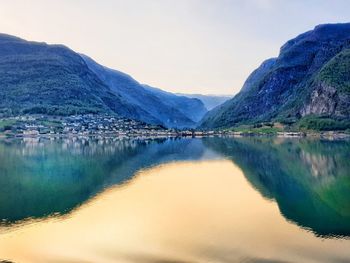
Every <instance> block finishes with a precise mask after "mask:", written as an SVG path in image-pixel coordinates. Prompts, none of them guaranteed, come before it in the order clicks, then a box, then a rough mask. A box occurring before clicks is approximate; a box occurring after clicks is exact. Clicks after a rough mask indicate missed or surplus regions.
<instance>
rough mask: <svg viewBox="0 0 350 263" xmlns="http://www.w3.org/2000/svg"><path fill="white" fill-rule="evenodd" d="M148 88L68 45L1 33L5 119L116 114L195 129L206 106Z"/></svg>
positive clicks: (0, 100)
mask: <svg viewBox="0 0 350 263" xmlns="http://www.w3.org/2000/svg"><path fill="white" fill-rule="evenodd" d="M159 94H160V93H159V92H155V91H152V90H151V89H148V88H145V87H144V86H142V85H141V84H140V83H138V82H137V81H136V80H134V79H133V78H132V77H130V76H129V75H127V74H124V73H122V72H119V71H116V70H112V69H109V68H107V67H104V66H102V65H99V64H98V63H96V62H95V61H93V60H92V59H91V58H89V57H87V56H85V55H81V54H78V53H76V52H74V51H73V50H71V49H69V48H67V47H65V46H63V45H48V44H46V43H39V42H30V41H26V40H23V39H20V38H18V37H14V36H10V35H6V34H0V115H17V114H27V113H28V114H48V115H72V114H88V113H93V114H101V113H103V114H104V113H108V114H116V115H118V116H120V117H125V118H130V119H135V120H139V121H143V122H146V123H151V124H159V125H163V126H166V127H169V128H191V127H195V126H196V122H197V121H199V119H200V118H201V117H202V116H203V115H204V114H205V113H206V112H207V110H206V109H205V107H204V105H203V103H202V102H201V101H199V100H197V99H190V98H186V97H183V96H177V95H174V94H172V95H171V96H170V93H168V95H167V96H162V97H160V95H159Z"/></svg>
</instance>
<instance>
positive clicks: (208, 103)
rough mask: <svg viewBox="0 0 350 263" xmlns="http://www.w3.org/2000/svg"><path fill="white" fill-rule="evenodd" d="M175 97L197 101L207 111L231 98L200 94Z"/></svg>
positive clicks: (183, 94)
mask: <svg viewBox="0 0 350 263" xmlns="http://www.w3.org/2000/svg"><path fill="white" fill-rule="evenodd" d="M177 95H180V96H184V97H188V98H194V99H199V100H201V101H202V102H203V104H204V106H205V107H206V108H207V110H212V109H214V108H215V107H217V106H219V105H220V104H223V103H224V102H226V101H228V100H229V99H231V98H232V96H224V95H222V96H221V95H202V94H186V93H177Z"/></svg>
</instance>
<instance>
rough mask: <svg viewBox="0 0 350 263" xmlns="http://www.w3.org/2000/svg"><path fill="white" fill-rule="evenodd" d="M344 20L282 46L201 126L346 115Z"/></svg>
mask: <svg viewBox="0 0 350 263" xmlns="http://www.w3.org/2000/svg"><path fill="white" fill-rule="evenodd" d="M349 54H350V23H349V24H326V25H320V26H317V27H315V29H314V30H311V31H308V32H306V33H304V34H301V35H299V36H297V37H296V38H294V39H292V40H290V41H288V42H287V43H286V44H285V45H284V46H282V48H281V51H280V54H279V56H278V57H277V58H273V59H269V60H267V61H265V62H264V63H262V65H261V66H260V67H259V68H258V69H257V70H255V71H254V72H253V73H252V74H251V75H250V76H249V77H248V79H247V81H246V83H245V84H244V86H243V88H242V90H241V92H240V93H238V94H237V95H236V96H235V97H234V98H233V99H231V100H229V101H227V102H226V103H224V104H223V105H222V106H219V107H217V108H215V109H213V110H212V111H210V112H209V113H208V114H207V115H206V116H205V117H204V119H203V121H202V124H201V126H202V127H208V128H218V127H230V126H235V125H238V124H243V123H254V122H262V121H274V120H279V121H285V120H288V121H289V120H298V119H300V118H302V117H305V116H307V115H316V116H323V117H325V116H327V117H330V118H332V119H349V118H350V89H349V87H350V77H349V76H350V55H349Z"/></svg>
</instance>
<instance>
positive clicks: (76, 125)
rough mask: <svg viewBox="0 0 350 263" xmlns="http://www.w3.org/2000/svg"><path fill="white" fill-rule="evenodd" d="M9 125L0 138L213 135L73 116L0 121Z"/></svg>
mask: <svg viewBox="0 0 350 263" xmlns="http://www.w3.org/2000/svg"><path fill="white" fill-rule="evenodd" d="M1 121H6V122H7V123H9V124H8V125H7V126H6V127H5V128H4V127H3V128H2V131H1V130H0V133H2V134H3V135H14V136H23V137H30V136H40V135H43V136H45V135H53V136H54V135H81V136H90V135H111V136H119V137H123V136H125V137H131V136H148V137H150V136H154V137H177V136H192V137H193V136H206V135H213V134H214V132H212V131H211V132H204V131H195V130H175V129H166V128H164V127H162V126H158V125H150V124H145V123H142V122H139V121H136V120H130V119H124V118H118V117H115V116H110V115H90V114H89V115H74V116H68V117H57V116H40V115H38V116H34V115H23V116H16V117H11V118H6V119H2V120H0V124H1Z"/></svg>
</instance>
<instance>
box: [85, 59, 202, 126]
mask: <svg viewBox="0 0 350 263" xmlns="http://www.w3.org/2000/svg"><path fill="white" fill-rule="evenodd" d="M81 57H82V58H83V59H84V61H85V62H86V64H87V65H88V67H89V69H90V70H91V71H93V72H94V73H95V74H96V75H97V76H98V77H99V78H100V79H101V80H102V82H103V83H104V84H105V85H107V86H108V87H110V88H111V90H112V91H113V92H115V93H116V94H118V95H119V96H120V97H122V98H124V99H125V100H126V101H128V102H129V103H131V104H133V105H135V106H136V107H139V108H141V109H143V110H144V111H145V112H147V113H148V114H149V115H150V116H152V117H153V118H155V119H157V120H158V121H159V122H160V123H161V124H163V125H164V126H166V127H171V128H172V127H176V128H184V127H195V126H196V122H198V121H199V120H200V119H201V118H202V117H203V116H204V114H205V113H206V112H207V110H206V109H205V107H204V105H203V103H202V102H201V101H199V100H197V99H189V98H186V97H182V96H177V95H175V94H172V93H169V92H165V91H162V90H160V89H155V88H151V87H149V86H147V85H141V84H140V83H138V82H137V81H136V80H134V79H133V78H132V77H130V76H129V75H127V74H125V73H122V72H120V71H117V70H113V69H110V68H107V67H104V66H102V65H100V64H98V63H96V62H95V61H94V60H92V59H91V58H89V57H88V56H85V55H81Z"/></svg>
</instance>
